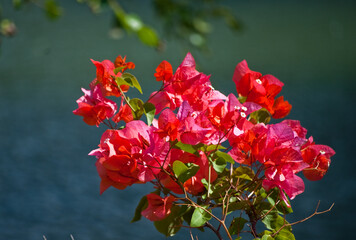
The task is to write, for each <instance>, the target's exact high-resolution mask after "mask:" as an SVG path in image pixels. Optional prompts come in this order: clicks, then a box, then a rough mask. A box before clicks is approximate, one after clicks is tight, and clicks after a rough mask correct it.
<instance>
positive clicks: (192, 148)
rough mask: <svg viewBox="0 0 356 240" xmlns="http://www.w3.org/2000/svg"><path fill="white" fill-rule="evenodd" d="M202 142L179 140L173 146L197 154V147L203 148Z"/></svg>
mask: <svg viewBox="0 0 356 240" xmlns="http://www.w3.org/2000/svg"><path fill="white" fill-rule="evenodd" d="M201 146H202V144H197V145H190V144H185V143H182V142H177V143H176V144H175V145H174V146H173V148H176V149H180V150H182V151H184V152H188V153H193V154H195V155H197V149H199V148H201Z"/></svg>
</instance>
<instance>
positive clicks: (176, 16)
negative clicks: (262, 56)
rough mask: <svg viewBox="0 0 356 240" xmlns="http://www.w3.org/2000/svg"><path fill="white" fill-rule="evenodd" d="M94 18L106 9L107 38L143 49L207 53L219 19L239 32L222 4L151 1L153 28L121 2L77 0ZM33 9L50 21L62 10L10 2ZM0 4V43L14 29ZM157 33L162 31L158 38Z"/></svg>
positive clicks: (55, 2)
mask: <svg viewBox="0 0 356 240" xmlns="http://www.w3.org/2000/svg"><path fill="white" fill-rule="evenodd" d="M77 2H78V3H79V4H84V5H87V6H88V7H89V9H90V10H91V11H92V12H93V13H94V14H100V13H101V12H102V11H103V10H104V9H109V10H110V11H111V12H112V15H113V18H114V21H113V22H114V25H113V26H112V32H111V36H112V37H113V38H117V39H119V38H121V36H122V35H123V33H126V34H133V35H135V36H136V37H137V38H138V39H139V40H140V41H141V42H142V43H143V44H144V45H147V46H149V47H153V48H156V49H157V50H164V46H165V44H164V42H165V41H164V39H165V38H172V39H176V40H179V41H180V42H181V43H182V44H183V45H188V46H193V47H195V48H197V49H199V50H208V49H209V48H208V44H207V42H208V35H209V34H211V33H212V31H213V27H212V21H213V20H214V19H222V20H223V21H224V22H225V24H226V25H227V26H228V27H229V28H230V29H232V30H234V31H238V30H240V29H241V23H240V21H238V20H237V18H236V17H235V16H234V14H233V12H232V11H231V9H229V8H228V7H226V6H224V5H223V4H222V2H223V0H195V1H188V0H151V4H152V6H153V8H152V9H153V11H154V13H155V15H156V16H157V17H158V19H159V21H157V23H155V26H151V25H149V24H147V23H145V22H144V21H143V20H142V18H141V17H140V16H139V15H138V14H135V13H134V11H135V9H132V10H131V9H126V8H124V7H123V4H125V1H120V0H77ZM29 4H31V5H34V6H37V7H39V8H41V9H42V10H43V12H44V13H45V15H46V16H47V18H48V19H50V20H55V19H57V18H59V17H61V16H62V15H63V13H64V12H65V9H64V8H63V7H61V6H60V1H59V0H12V5H13V8H14V9H16V10H21V9H22V8H24V7H25V6H26V5H29ZM1 9H2V6H1V4H0V42H1V38H2V37H12V36H14V35H15V34H16V25H15V23H14V22H13V21H12V20H11V19H8V18H7V16H5V14H3V12H2V11H1ZM157 29H163V33H161V34H159V33H158V30H157Z"/></svg>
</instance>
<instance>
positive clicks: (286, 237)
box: [274, 227, 295, 240]
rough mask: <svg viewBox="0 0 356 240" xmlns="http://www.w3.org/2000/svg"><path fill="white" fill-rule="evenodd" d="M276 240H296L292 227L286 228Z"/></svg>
mask: <svg viewBox="0 0 356 240" xmlns="http://www.w3.org/2000/svg"><path fill="white" fill-rule="evenodd" d="M274 239H275V240H295V237H294V234H293V233H292V228H291V227H289V228H288V227H285V228H283V229H282V230H281V231H279V233H278V234H277V235H276V236H275V237H274Z"/></svg>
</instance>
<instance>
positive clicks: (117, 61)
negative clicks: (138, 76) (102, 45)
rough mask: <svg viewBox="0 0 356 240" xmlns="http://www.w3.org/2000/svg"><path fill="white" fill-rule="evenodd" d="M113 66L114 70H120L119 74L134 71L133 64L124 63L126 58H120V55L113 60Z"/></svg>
mask: <svg viewBox="0 0 356 240" xmlns="http://www.w3.org/2000/svg"><path fill="white" fill-rule="evenodd" d="M114 66H115V68H121V69H120V71H121V72H124V71H125V70H126V69H135V64H134V63H133V62H126V56H125V57H124V58H122V57H121V55H119V56H117V58H116V59H115V63H114Z"/></svg>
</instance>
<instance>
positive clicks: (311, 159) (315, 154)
mask: <svg viewBox="0 0 356 240" xmlns="http://www.w3.org/2000/svg"><path fill="white" fill-rule="evenodd" d="M334 154H335V151H334V150H333V149H332V148H331V147H329V146H325V145H310V146H308V147H307V148H305V149H303V150H302V155H303V159H304V162H306V163H308V164H309V167H308V168H305V169H304V170H303V174H304V176H305V177H306V178H307V179H308V180H310V181H317V180H320V179H322V178H323V177H324V175H325V174H326V172H327V171H328V169H329V166H330V162H331V160H330V158H331V157H332V156H333V155H334Z"/></svg>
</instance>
